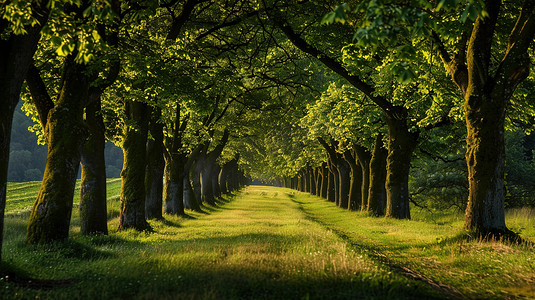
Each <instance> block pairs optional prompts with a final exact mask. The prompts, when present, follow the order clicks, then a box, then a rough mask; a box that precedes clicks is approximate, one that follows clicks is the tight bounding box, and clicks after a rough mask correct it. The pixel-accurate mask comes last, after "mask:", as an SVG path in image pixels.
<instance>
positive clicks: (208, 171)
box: [200, 159, 215, 205]
mask: <svg viewBox="0 0 535 300" xmlns="http://www.w3.org/2000/svg"><path fill="white" fill-rule="evenodd" d="M203 166H204V168H203V169H202V171H201V174H200V175H201V176H200V177H201V192H202V194H201V195H202V201H201V202H206V203H207V204H209V205H215V197H214V190H213V189H212V177H214V175H213V165H212V161H209V159H206V160H205V161H204V164H203Z"/></svg>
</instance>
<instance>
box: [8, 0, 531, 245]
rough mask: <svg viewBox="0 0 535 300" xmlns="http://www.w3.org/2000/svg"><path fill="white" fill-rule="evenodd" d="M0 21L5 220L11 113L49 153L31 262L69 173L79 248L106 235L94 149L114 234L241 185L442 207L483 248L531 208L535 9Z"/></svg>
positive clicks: (78, 8) (62, 11) (138, 9)
mask: <svg viewBox="0 0 535 300" xmlns="http://www.w3.org/2000/svg"><path fill="white" fill-rule="evenodd" d="M0 13H1V16H2V18H1V20H0V32H1V39H0V44H1V45H0V49H1V51H2V56H1V58H0V59H1V62H0V84H1V85H2V86H1V88H0V93H1V94H0V107H1V110H0V212H1V213H2V220H3V213H4V209H5V203H6V184H7V180H8V166H10V165H9V159H10V145H11V143H10V142H11V141H10V136H11V131H12V130H11V129H12V124H13V122H12V121H13V116H14V114H15V107H16V106H17V105H18V104H19V101H23V103H24V105H23V110H24V111H25V112H26V113H27V114H29V115H31V116H32V119H33V120H34V122H35V125H34V126H33V129H34V131H35V132H36V134H37V135H38V137H39V139H40V140H41V141H42V142H44V143H45V144H46V146H47V148H48V153H47V156H46V166H45V169H44V172H43V174H41V175H42V184H41V189H40V191H39V194H38V196H37V199H36V201H35V205H34V208H33V210H32V213H31V215H30V217H29V221H28V230H27V240H28V242H29V243H40V242H50V241H54V240H60V239H65V238H67V237H68V232H69V226H70V216H71V212H72V207H73V194H74V189H75V185H76V178H77V175H78V173H79V170H80V169H81V202H80V217H81V231H82V234H107V232H108V229H107V213H106V177H107V174H106V165H107V163H106V161H105V155H104V153H105V151H106V150H105V145H106V142H111V143H114V144H115V145H118V146H120V147H121V148H122V151H123V154H124V161H123V164H122V171H121V174H120V176H121V178H122V190H121V213H120V217H119V219H120V224H119V229H120V230H122V229H127V228H134V229H136V230H149V229H150V225H149V223H148V222H147V219H153V218H156V219H158V218H163V217H164V214H172V215H185V214H186V209H191V210H201V209H202V205H214V204H216V202H217V199H218V198H219V197H221V196H222V195H223V194H225V193H229V192H232V191H234V190H236V189H238V188H240V187H241V186H242V185H243V184H245V183H246V181H247V180H246V178H259V179H262V180H264V181H268V182H271V183H276V184H279V185H283V186H286V187H289V188H295V189H299V190H301V191H306V192H310V193H312V194H315V195H318V196H320V197H323V198H325V199H327V200H329V201H332V202H334V203H336V205H338V206H340V207H342V208H345V209H350V210H362V211H368V212H369V213H370V215H373V216H386V217H390V218H399V219H410V207H411V205H415V206H420V207H426V208H435V209H448V208H450V207H455V208H457V209H459V210H465V211H466V222H465V228H466V229H467V230H471V231H474V232H476V233H477V234H481V235H510V234H511V233H510V232H509V230H508V229H507V227H506V225H505V206H506V202H507V205H516V206H522V205H533V204H535V199H534V196H533V194H534V193H533V191H534V190H535V164H534V157H533V152H532V150H533V149H535V142H534V138H533V136H532V135H529V133H530V132H531V130H532V129H533V124H534V116H535V109H534V107H535V106H534V103H533V95H532V93H533V91H534V89H533V83H534V77H533V74H531V73H530V69H531V68H532V65H533V63H534V57H533V55H532V54H533V51H534V49H533V43H532V41H533V39H534V35H535V16H534V14H535V1H531V0H525V1H524V0H523V1H510V2H502V1H499V0H484V1H478V0H463V1H450V0H440V1H439V0H436V1H433V0H431V1H426V0H417V1H393V0H374V1H367V0H363V1H357V0H355V1H350V2H348V3H344V4H342V3H340V2H338V1H314V0H309V1H307V0H305V1H298V0H295V1H277V0H228V1H211V0H183V1H180V0H168V1H151V0H146V1H121V0H111V1H99V0H95V1H90V0H67V1H64V0H19V1H17V0H13V1H7V2H4V3H3V4H1V6H0ZM21 99H22V100H21ZM17 113H19V112H17ZM17 122H19V121H17ZM17 124H18V123H17ZM17 128H20V126H19V127H17ZM17 130H18V129H17ZM16 151H19V152H16ZM20 155H21V154H20V150H19V149H15V150H13V148H12V149H11V159H14V158H15V157H17V156H20ZM25 155H27V153H26V154H25ZM20 159H21V158H17V160H20ZM80 166H81V167H80ZM27 168H28V170H30V169H31V170H34V169H38V168H37V167H34V166H31V165H28V167H27ZM28 170H23V171H22V172H23V173H24V172H27V173H31V172H35V171H28ZM9 172H13V170H11V169H10V170H9ZM108 175H109V174H108ZM39 179H41V178H39ZM411 203H412V204H411ZM2 230H3V221H2V222H0V232H2ZM0 241H1V236H0Z"/></svg>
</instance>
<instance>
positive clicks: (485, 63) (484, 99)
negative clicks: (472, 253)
mask: <svg viewBox="0 0 535 300" xmlns="http://www.w3.org/2000/svg"><path fill="white" fill-rule="evenodd" d="M485 4H486V9H487V11H488V14H489V15H488V17H487V18H480V17H478V18H477V20H476V22H475V24H474V27H473V30H472V36H471V38H470V43H469V47H468V57H467V59H466V61H467V72H468V76H467V77H468V82H466V84H467V88H466V89H463V92H464V99H465V103H464V109H465V115H466V128H467V137H466V162H467V165H468V183H469V194H468V206H467V207H466V219H465V228H466V229H468V230H474V231H476V232H477V233H478V234H481V235H484V236H486V235H502V234H509V233H510V231H509V230H508V229H507V227H506V226H505V209H504V199H505V187H504V164H505V144H504V131H505V130H504V119H505V114H506V108H507V104H508V103H509V101H510V99H511V97H512V95H513V93H514V91H515V89H516V87H517V86H518V84H520V82H522V81H523V80H524V79H525V78H527V76H528V73H529V70H530V67H531V66H530V59H529V55H528V49H529V47H530V45H532V44H533V36H534V35H535V22H534V21H533V18H534V16H533V14H534V13H535V12H534V7H533V3H532V2H530V1H526V2H525V3H524V4H523V5H524V7H522V11H521V13H520V14H519V16H518V19H517V22H516V24H515V27H514V29H513V30H512V31H511V35H510V36H509V39H508V45H507V51H506V52H505V56H504V57H503V60H502V61H501V62H500V64H499V67H498V68H494V66H491V63H490V62H491V61H492V57H493V52H492V48H491V47H492V45H496V43H495V42H493V39H494V35H495V32H494V30H495V27H496V24H497V22H498V18H499V12H500V6H501V2H488V1H487V3H485ZM504 50H505V49H504ZM491 69H494V70H495V72H496V74H493V75H494V76H492V75H490V72H491V71H490V70H491Z"/></svg>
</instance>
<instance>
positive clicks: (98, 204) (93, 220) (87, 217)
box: [80, 97, 108, 235]
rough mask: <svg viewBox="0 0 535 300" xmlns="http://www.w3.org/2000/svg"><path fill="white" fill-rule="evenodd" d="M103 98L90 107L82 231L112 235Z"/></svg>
mask: <svg viewBox="0 0 535 300" xmlns="http://www.w3.org/2000/svg"><path fill="white" fill-rule="evenodd" d="M100 105H101V101H100V97H98V99H95V100H94V101H92V102H91V103H90V104H89V105H88V106H87V107H86V112H85V115H86V123H87V125H88V131H89V136H88V138H87V140H86V141H85V143H84V145H83V147H82V158H81V162H82V180H81V187H80V232H81V233H82V234H86V235H87V234H108V211H107V208H106V162H105V158H104V147H105V144H106V139H105V136H104V130H105V128H104V121H103V119H102V114H101V109H100Z"/></svg>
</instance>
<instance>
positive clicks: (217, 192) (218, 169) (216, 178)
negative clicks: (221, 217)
mask: <svg viewBox="0 0 535 300" xmlns="http://www.w3.org/2000/svg"><path fill="white" fill-rule="evenodd" d="M220 172H221V167H220V166H219V165H218V164H217V163H216V164H215V165H214V171H213V173H212V177H211V179H212V190H213V192H214V197H215V198H216V199H219V198H221V189H220V188H219V173H220Z"/></svg>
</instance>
